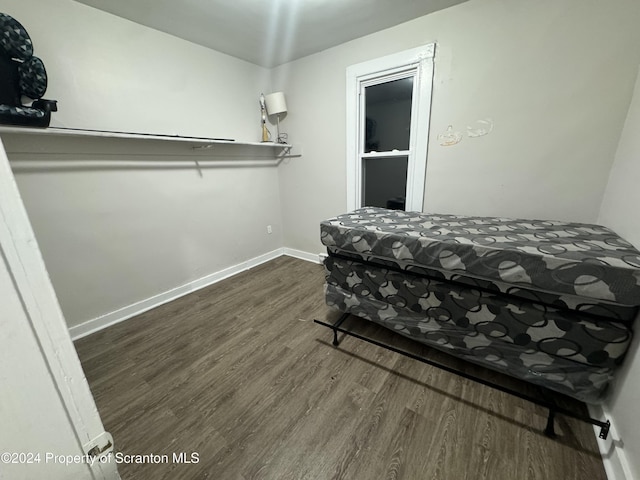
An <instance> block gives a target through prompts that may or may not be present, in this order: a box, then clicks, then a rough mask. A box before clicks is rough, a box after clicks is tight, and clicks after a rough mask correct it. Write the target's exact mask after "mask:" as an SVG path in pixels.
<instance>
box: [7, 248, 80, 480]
mask: <svg viewBox="0 0 640 480" xmlns="http://www.w3.org/2000/svg"><path fill="white" fill-rule="evenodd" d="M0 253H1V252H0ZM0 298H1V299H2V300H1V301H2V331H1V336H2V338H1V339H0V342H1V347H0V385H2V403H1V405H0V424H1V425H2V428H0V453H4V452H25V453H26V452H33V453H40V454H41V457H40V459H41V463H33V464H31V465H24V464H19V463H15V464H12V463H5V462H2V465H1V467H0V478H3V479H5V478H6V479H12V480H31V479H34V478H50V479H52V480H54V479H55V480H57V479H60V480H62V479H69V478H75V479H79V480H80V479H90V478H93V477H92V476H91V474H90V471H89V468H88V466H87V465H83V464H71V465H69V466H65V465H60V464H55V463H53V462H50V463H47V462H46V453H47V452H50V453H52V454H55V455H82V453H83V452H82V450H81V447H80V445H79V444H78V441H77V438H76V436H75V433H74V431H73V429H72V426H71V422H70V421H69V419H68V417H67V411H66V410H65V408H64V406H63V404H62V401H61V400H60V396H59V395H58V391H57V387H56V384H55V383H54V381H53V378H52V376H51V373H50V372H49V370H48V365H47V363H46V362H45V359H44V357H43V355H42V352H41V350H40V348H39V346H38V342H37V340H36V338H35V336H34V334H33V330H32V328H31V323H30V322H29V318H28V317H27V315H26V314H25V311H24V309H23V305H22V304H21V303H20V297H19V295H18V292H17V291H16V288H15V285H14V283H13V282H12V279H11V277H10V275H9V272H8V270H7V265H6V260H5V257H4V256H3V255H0Z"/></svg>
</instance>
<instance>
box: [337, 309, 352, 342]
mask: <svg viewBox="0 0 640 480" xmlns="http://www.w3.org/2000/svg"><path fill="white" fill-rule="evenodd" d="M349 315H350V314H349V313H343V314H342V315H341V316H340V318H339V319H338V320H336V323H334V324H333V346H334V347H337V346H338V345H340V342H339V341H338V328H340V325H342V322H344V321H345V320H346V319H347V317H348V316H349Z"/></svg>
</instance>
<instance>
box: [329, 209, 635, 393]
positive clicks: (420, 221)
mask: <svg viewBox="0 0 640 480" xmlns="http://www.w3.org/2000/svg"><path fill="white" fill-rule="evenodd" d="M445 218H446V220H445ZM453 218H455V220H454V219H453ZM445 223H446V225H445ZM454 224H455V225H454ZM462 224H463V225H465V227H459V225H462ZM484 229H486V232H487V233H486V235H489V234H488V232H492V233H491V235H490V236H491V237H492V239H493V241H492V242H491V245H492V247H493V248H492V249H486V248H485V249H482V248H480V249H474V248H458V247H460V246H462V247H473V246H478V245H479V246H480V247H486V246H487V245H488V244H489V243H488V242H490V240H488V239H487V238H486V235H483V234H482V233H483V230H484ZM505 229H508V230H505ZM454 230H455V231H454ZM463 230H464V231H463ZM532 230H534V231H535V233H537V234H538V235H535V234H534V233H533V232H532ZM321 232H322V241H323V243H324V244H325V245H326V246H327V247H328V251H329V253H330V257H329V258H327V260H326V261H325V267H326V272H327V275H326V280H327V283H326V301H327V304H328V305H330V306H332V307H335V308H338V309H340V310H342V311H344V312H349V313H353V314H355V315H358V316H361V317H363V318H366V319H369V320H371V321H374V322H376V323H380V324H381V325H384V326H386V327H388V328H390V329H392V330H394V331H397V332H399V333H401V334H403V335H406V336H408V337H411V338H414V339H416V340H418V341H420V342H422V343H425V344H427V345H429V346H432V347H434V348H438V349H440V350H443V351H446V352H449V353H452V354H454V355H456V356H459V357H461V358H464V359H466V360H469V361H471V362H474V363H477V364H480V365H484V366H486V367H489V368H492V369H495V370H499V371H502V372H504V373H507V374H510V375H513V376H516V377H519V378H522V379H524V380H527V381H530V382H532V383H536V384H539V385H542V386H544V387H547V388H550V389H552V390H556V391H559V392H562V393H565V394H568V395H571V396H573V397H575V398H578V399H580V400H583V401H586V402H590V403H597V402H599V401H600V400H601V398H602V394H603V392H604V390H605V389H606V387H607V385H608V383H609V381H610V380H611V378H612V377H613V375H614V372H615V369H616V367H617V366H618V365H619V364H620V363H621V362H622V360H623V358H624V355H625V353H626V351H627V349H628V346H629V343H630V340H631V337H632V330H631V322H632V320H633V318H634V316H635V314H636V313H637V308H636V307H635V306H631V307H629V306H620V305H617V304H616V301H617V300H618V299H619V298H625V299H628V298H635V297H634V295H633V294H628V292H625V291H624V289H623V288H622V287H621V285H626V286H627V287H628V288H630V289H631V290H633V289H634V288H637V283H635V281H634V282H630V281H629V282H627V283H626V284H625V283H624V282H620V281H619V279H616V278H615V276H616V275H619V274H621V275H623V276H625V277H626V278H632V279H637V278H638V275H637V271H638V268H634V267H633V266H632V265H630V264H629V263H627V261H629V260H630V259H632V258H633V256H634V255H635V256H636V257H635V258H638V257H637V255H638V252H637V251H636V250H634V249H633V247H631V246H630V245H629V244H627V243H626V242H624V240H622V239H620V238H619V237H617V236H616V235H615V234H614V233H613V232H611V231H610V230H607V229H605V228H604V227H598V226H594V225H582V224H561V223H560V222H539V221H535V222H532V221H524V220H508V219H495V218H492V219H483V218H478V217H472V218H468V217H453V216H449V215H447V216H445V215H423V214H416V213H410V212H398V211H389V210H385V209H378V208H367V209H361V210H358V211H356V212H353V213H352V214H346V215H341V216H339V217H337V218H334V219H331V220H328V221H326V222H322V224H321ZM434 232H435V233H434ZM495 232H503V233H501V234H500V235H496V233H495ZM505 232H506V233H505ZM512 232H513V233H512ZM525 232H528V233H525ZM563 232H564V233H563ZM589 232H592V234H593V237H591V236H590V235H591V234H590V233H589ZM434 237H435V239H434ZM552 238H553V239H554V241H552V240H551V239H552ZM536 239H537V240H536ZM510 240H513V243H514V245H511V243H510ZM558 240H559V241H558ZM556 241H557V244H558V245H560V247H558V246H557V245H556ZM574 242H575V243H574ZM496 244H499V245H500V248H496ZM570 244H572V245H574V246H576V248H578V247H577V245H584V246H585V248H586V246H587V245H590V246H592V247H593V246H600V248H597V249H596V250H595V251H596V252H597V253H598V255H599V256H597V258H598V259H599V262H598V263H597V265H598V266H599V267H602V266H603V265H608V264H609V262H611V263H613V264H614V265H615V267H616V268H614V269H613V270H607V269H606V268H601V269H600V271H599V272H598V275H597V278H598V281H602V282H603V283H605V284H606V285H610V284H611V285H615V287H613V288H610V289H609V291H611V292H615V293H616V298H615V300H614V301H612V300H608V301H607V300H604V301H603V300H600V299H594V298H593V295H592V296H591V297H586V299H585V297H584V296H583V295H584V291H583V290H580V289H577V290H578V292H579V294H577V293H578V292H576V291H575V290H576V289H575V287H574V291H573V292H572V293H570V294H567V293H566V292H565V291H561V292H560V293H558V292H553V291H548V289H549V286H550V283H551V282H548V281H546V282H543V281H542V280H540V279H543V280H546V279H547V278H549V277H551V278H553V277H554V273H553V271H549V269H548V268H547V269H546V271H545V270H544V269H541V268H540V266H539V265H537V264H536V261H538V262H543V263H544V265H546V266H554V267H555V268H562V269H563V271H564V269H569V268H579V266H581V265H583V264H585V263H586V266H587V268H588V267H589V266H590V265H591V263H592V262H593V259H594V258H596V257H594V256H589V255H587V256H586V258H585V255H583V254H582V253H583V252H578V251H577V250H573V251H572V250H570V248H571V247H569V246H568V245H570ZM602 245H605V246H606V247H603V246H602ZM421 249H424V250H427V253H425V252H423V251H421ZM561 250H564V252H561ZM610 250H611V253H609V251H610ZM586 251H587V253H592V250H586ZM445 252H449V253H445ZM502 252H504V254H505V255H504V256H502V255H501V253H502ZM514 252H515V253H517V254H518V255H517V256H515V257H514V256H511V255H510V254H512V253H514ZM536 252H539V253H536ZM547 252H551V254H549V253H547ZM569 252H573V253H571V254H570V253H569ZM604 252H606V254H605V253H604ZM540 253H542V255H540ZM563 253H564V255H563ZM452 256H457V257H458V258H459V260H457V261H455V262H454V261H453V259H452V258H451V257H452ZM487 256H488V257H489V258H490V260H486V257H487ZM540 256H541V257H542V260H540V259H539V257H540ZM556 256H559V258H560V259H561V260H562V261H564V263H560V264H558V263H555V262H554V261H552V260H553V259H555V258H556ZM494 257H495V258H494ZM532 258H533V259H532ZM623 258H624V259H623ZM417 259H424V260H426V261H427V265H426V266H425V265H423V264H421V263H419V261H417ZM588 259H591V260H588ZM604 259H606V260H604ZM618 260H619V261H618ZM508 261H511V262H516V261H523V262H524V264H525V265H524V266H520V265H519V264H511V263H509V264H507V265H502V268H497V269H494V270H493V271H494V276H493V277H492V278H490V279H485V278H479V276H473V275H472V276H467V272H468V270H465V268H466V267H468V266H469V265H471V267H472V268H471V270H472V271H473V272H478V271H483V272H484V273H486V272H487V271H491V270H490V269H489V268H488V267H487V266H486V265H487V264H489V265H494V266H496V265H497V266H500V265H501V264H502V263H503V262H508ZM605 262H606V263H605ZM567 265H568V266H567ZM622 265H628V268H624V267H622ZM451 266H453V267H454V272H451V271H448V270H447V268H448V267H451ZM483 266H484V269H482V268H481V267H483ZM536 267H538V268H536ZM518 269H519V271H520V276H519V277H518V280H517V283H518V284H517V285H515V286H514V285H512V284H510V283H509V282H508V279H510V278H511V279H512V278H513V275H511V276H510V275H504V276H503V275H502V273H503V272H502V271H503V270H507V271H510V272H511V273H513V272H514V271H518ZM587 271H588V272H593V271H592V270H587ZM412 272H413V273H412ZM415 273H417V275H416V274H415ZM425 275H427V277H428V278H425ZM581 275H587V273H584V272H575V273H574V277H575V278H580V276H581ZM487 276H489V275H487ZM505 278H506V279H505ZM523 278H527V279H528V281H529V282H526V281H522V279H523ZM562 278H563V277H562ZM536 283H537V284H538V285H539V284H541V283H543V284H544V285H546V288H545V291H540V290H535V289H533V290H532V289H529V288H526V286H528V285H529V286H530V285H532V284H536ZM560 283H562V282H560ZM635 305H637V304H635ZM615 320H621V321H615Z"/></svg>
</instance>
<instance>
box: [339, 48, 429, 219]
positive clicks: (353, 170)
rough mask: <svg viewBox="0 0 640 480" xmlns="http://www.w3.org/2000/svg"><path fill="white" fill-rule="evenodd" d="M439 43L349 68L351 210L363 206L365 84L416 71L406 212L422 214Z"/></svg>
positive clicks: (348, 207) (348, 188) (348, 184)
mask: <svg viewBox="0 0 640 480" xmlns="http://www.w3.org/2000/svg"><path fill="white" fill-rule="evenodd" d="M434 55H435V44H434V43H430V44H428V45H423V46H421V47H417V48H412V49H410V50H405V51H403V52H399V53H395V54H392V55H388V56H385V57H381V58H376V59H374V60H369V61H367V62H363V63H359V64H356V65H352V66H350V67H348V68H347V89H346V90H347V97H346V104H347V210H349V211H351V210H354V209H356V208H359V207H361V206H363V205H361V203H362V191H361V180H362V178H361V177H362V167H361V155H362V153H363V152H362V148H363V142H362V138H361V137H362V134H361V130H362V129H361V121H360V117H361V116H362V115H363V113H362V108H361V101H360V91H361V87H362V85H363V84H366V85H368V84H371V83H372V82H373V83H375V79H376V78H392V77H390V76H393V75H394V74H398V73H400V74H405V76H406V73H407V72H413V75H415V76H414V79H415V80H414V98H413V103H412V113H411V138H410V147H409V151H410V152H411V153H410V154H409V163H408V171H407V198H406V209H407V210H413V211H422V207H423V202H424V186H425V175H426V170H427V145H428V141H429V120H430V117H431V91H432V89H433V59H434Z"/></svg>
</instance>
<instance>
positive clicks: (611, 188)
mask: <svg viewBox="0 0 640 480" xmlns="http://www.w3.org/2000/svg"><path fill="white" fill-rule="evenodd" d="M639 131H640V72H639V74H638V77H637V80H636V86H635V90H634V94H633V100H632V102H631V105H630V106H629V113H628V115H627V120H626V122H625V124H624V130H623V131H622V136H621V138H620V143H619V145H618V150H617V152H616V156H615V161H614V163H613V167H612V168H611V175H610V177H609V183H608V184H607V189H606V191H605V194H604V199H603V202H602V208H601V210H600V216H599V218H598V222H599V223H601V224H603V225H606V226H608V227H610V228H612V229H614V230H615V231H616V232H617V233H618V234H620V235H621V236H622V237H623V238H625V239H627V240H628V241H630V242H631V243H633V244H634V245H635V246H636V248H640V217H639V216H638V206H639V205H640V189H639V188H638V180H640V136H638V132H639ZM638 322H640V319H636V325H638ZM639 350H640V338H639V337H638V335H637V334H636V338H635V339H634V342H633V344H632V345H631V348H630V349H629V353H628V355H627V358H626V360H625V364H624V366H623V367H622V369H621V371H620V372H619V374H618V376H617V379H616V384H615V387H614V388H613V395H612V396H611V398H610V399H609V400H608V402H607V404H606V408H607V410H608V411H609V412H610V415H611V417H612V418H613V421H614V425H615V427H616V430H617V433H618V434H619V435H620V437H621V439H622V444H621V445H619V448H621V449H622V451H623V452H624V458H625V460H626V462H627V466H628V468H629V474H630V476H629V477H628V478H629V479H630V480H631V479H635V478H640V417H639V416H638V412H639V410H638V408H639V406H640V382H639V381H638V379H639V378H640V351H639Z"/></svg>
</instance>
